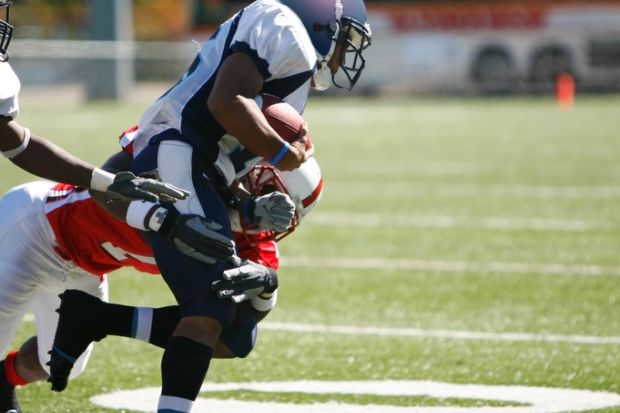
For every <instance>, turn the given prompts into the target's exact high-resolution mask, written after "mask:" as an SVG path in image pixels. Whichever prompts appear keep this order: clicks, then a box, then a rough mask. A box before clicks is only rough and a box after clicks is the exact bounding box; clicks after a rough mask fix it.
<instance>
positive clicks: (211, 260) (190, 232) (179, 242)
mask: <svg viewBox="0 0 620 413" xmlns="http://www.w3.org/2000/svg"><path fill="white" fill-rule="evenodd" d="M152 215H154V216H155V219H156V220H158V221H160V222H161V227H159V229H158V230H157V231H156V232H157V233H158V234H161V235H162V236H163V237H164V238H166V239H167V240H168V241H170V242H171V243H172V244H174V246H175V247H176V248H177V249H178V250H179V251H181V252H182V253H183V254H185V255H188V256H190V257H192V258H194V259H197V260H198V261H201V262H204V263H206V264H215V263H216V262H218V261H230V260H231V259H232V257H233V256H234V254H235V243H234V242H233V240H231V239H230V238H228V237H226V236H224V235H222V234H220V233H219V232H217V231H218V230H220V229H222V226H221V225H219V224H218V223H217V222H214V221H211V220H209V219H207V218H205V217H203V216H200V215H195V214H179V212H178V211H177V210H176V209H174V208H173V207H168V208H164V207H162V206H158V207H157V208H154V211H153V212H152V213H151V214H150V216H152ZM150 216H149V217H147V220H146V221H147V222H148V221H150V220H151V217H150Z"/></svg>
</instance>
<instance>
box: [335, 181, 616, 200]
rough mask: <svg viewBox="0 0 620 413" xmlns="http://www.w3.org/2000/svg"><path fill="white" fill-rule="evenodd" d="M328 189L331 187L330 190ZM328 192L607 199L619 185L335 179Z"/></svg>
mask: <svg viewBox="0 0 620 413" xmlns="http://www.w3.org/2000/svg"><path fill="white" fill-rule="evenodd" d="M330 188H331V189H330ZM327 190H328V191H333V192H334V193H338V194H341V195H343V196H374V197H376V196H380V195H382V194H388V195H389V196H393V195H400V196H401V197H402V196H405V197H424V198H428V197H429V196H435V197H444V198H469V197H475V198H480V197H491V198H510V199H550V200H554V201H557V200H565V199H571V200H584V201H592V200H593V199H595V200H608V199H618V198H620V186H553V185H520V184H512V185H511V184H505V185H474V184H433V185H428V184H426V185H411V184H408V183H406V182H389V183H386V184H385V185H381V186H377V185H368V184H367V183H365V184H364V183H355V182H347V183H344V182H335V183H333V184H332V186H331V187H329V186H328V187H327Z"/></svg>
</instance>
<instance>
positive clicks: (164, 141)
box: [132, 129, 234, 326]
mask: <svg viewBox="0 0 620 413" xmlns="http://www.w3.org/2000/svg"><path fill="white" fill-rule="evenodd" d="M182 139H183V138H182V136H181V135H180V134H179V132H178V131H177V130H174V129H169V130H166V131H163V132H161V133H160V134H158V135H157V136H155V137H153V138H152V140H151V144H149V146H147V147H146V148H145V149H144V150H142V151H141V152H140V154H139V155H138V156H137V157H136V159H135V160H134V163H133V165H132V170H133V172H135V173H141V172H146V171H150V170H153V169H156V170H157V171H158V173H159V175H160V177H161V179H162V180H163V181H165V182H170V183H172V184H174V185H177V186H179V187H182V188H185V189H187V190H189V191H190V192H191V196H190V197H189V198H188V199H186V200H183V201H177V202H175V204H174V208H176V209H177V210H179V212H181V213H192V214H198V215H201V216H204V217H207V218H208V219H210V220H212V221H215V222H217V223H219V224H220V225H221V226H222V229H221V230H220V231H219V232H220V233H221V234H222V235H225V236H228V237H229V238H232V232H231V230H230V221H229V218H228V209H227V207H226V205H225V204H224V202H223V200H222V198H221V196H220V194H219V192H218V190H217V189H216V188H217V184H216V183H215V181H214V179H217V178H216V177H213V176H211V175H210V174H209V173H208V172H207V171H208V170H209V165H208V164H207V162H206V160H205V159H204V158H203V157H202V156H200V154H199V153H197V152H196V151H195V150H194V149H193V148H192V147H191V146H190V145H189V144H187V143H186V142H184V141H182ZM147 237H148V239H149V243H150V245H151V247H152V249H153V253H154V255H155V258H156V259H157V265H158V266H159V269H160V271H161V274H162V276H163V278H164V280H165V281H166V283H167V284H168V286H169V287H170V290H171V291H172V293H173V294H174V296H175V298H176V300H177V302H178V303H179V306H180V314H181V317H188V316H207V317H211V318H214V319H216V320H218V321H219V322H220V323H221V324H222V325H223V326H226V325H228V324H229V323H230V322H231V321H232V317H233V316H234V305H231V303H230V300H221V299H219V298H217V296H216V295H215V293H214V292H213V291H212V290H211V283H212V282H213V281H215V280H218V279H220V278H221V276H222V272H223V271H224V270H225V269H227V268H229V266H230V265H229V264H227V263H217V264H213V265H209V264H205V263H202V262H199V261H197V260H195V259H193V258H190V257H188V256H186V255H184V254H182V253H181V252H179V251H178V250H177V249H176V248H175V247H174V246H173V245H172V244H171V243H170V242H169V241H167V240H165V239H163V238H162V237H161V236H160V235H159V234H156V233H152V232H149V233H147Z"/></svg>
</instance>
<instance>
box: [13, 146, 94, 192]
mask: <svg viewBox="0 0 620 413" xmlns="http://www.w3.org/2000/svg"><path fill="white" fill-rule="evenodd" d="M11 162H13V163H14V164H15V165H17V166H19V167H20V168H22V169H24V170H26V171H28V172H30V173H32V174H34V175H37V176H40V177H42V178H46V179H49V180H52V181H56V182H63V183H67V184H72V185H77V186H81V187H84V188H89V187H90V183H91V179H92V174H93V170H94V169H95V167H94V166H92V165H91V164H89V163H87V162H84V161H82V160H81V159H79V158H77V157H75V156H73V155H71V154H70V153H69V152H67V151H65V150H63V149H62V148H60V147H58V146H56V145H54V144H53V143H51V142H49V141H47V140H45V139H43V138H40V137H39V136H36V135H31V136H30V142H29V143H28V146H27V147H26V149H25V150H24V151H23V152H21V153H20V154H19V155H17V156H15V157H13V158H11Z"/></svg>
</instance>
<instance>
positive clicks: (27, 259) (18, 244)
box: [0, 160, 322, 413]
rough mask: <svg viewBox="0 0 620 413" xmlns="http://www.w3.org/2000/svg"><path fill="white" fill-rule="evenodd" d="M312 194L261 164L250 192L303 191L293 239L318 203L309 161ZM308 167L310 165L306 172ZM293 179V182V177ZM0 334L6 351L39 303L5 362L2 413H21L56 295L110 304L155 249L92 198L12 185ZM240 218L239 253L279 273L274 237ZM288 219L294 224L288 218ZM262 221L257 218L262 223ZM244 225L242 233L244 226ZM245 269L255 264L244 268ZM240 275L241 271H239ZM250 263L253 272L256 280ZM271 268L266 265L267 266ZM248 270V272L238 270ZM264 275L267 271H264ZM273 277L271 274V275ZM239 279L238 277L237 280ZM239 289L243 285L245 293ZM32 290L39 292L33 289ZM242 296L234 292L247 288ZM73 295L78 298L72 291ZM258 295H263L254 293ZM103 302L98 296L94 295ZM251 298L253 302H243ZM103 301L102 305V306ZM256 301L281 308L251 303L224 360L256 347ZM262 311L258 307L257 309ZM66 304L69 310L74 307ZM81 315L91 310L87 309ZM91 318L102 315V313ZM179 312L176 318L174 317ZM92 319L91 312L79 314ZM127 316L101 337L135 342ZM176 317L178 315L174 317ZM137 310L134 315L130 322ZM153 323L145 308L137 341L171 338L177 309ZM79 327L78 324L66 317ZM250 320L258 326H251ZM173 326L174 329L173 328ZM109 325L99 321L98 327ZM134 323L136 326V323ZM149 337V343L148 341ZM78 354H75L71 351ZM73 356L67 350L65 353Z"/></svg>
mask: <svg viewBox="0 0 620 413" xmlns="http://www.w3.org/2000/svg"><path fill="white" fill-rule="evenodd" d="M308 165H310V166H311V168H309V170H311V172H312V175H309V176H310V179H311V180H312V181H311V182H310V184H312V185H314V186H315V187H313V188H312V190H309V189H308V186H307V185H306V187H300V183H302V184H303V182H304V179H305V180H306V181H308V178H304V176H302V177H301V179H300V178H299V174H300V172H299V171H298V172H289V173H284V175H285V176H284V177H283V178H280V176H281V174H278V173H276V172H275V170H274V169H273V168H269V167H268V166H262V167H257V168H256V170H255V171H254V172H252V173H251V174H250V175H249V177H252V178H253V179H251V180H250V181H251V182H250V184H249V188H250V190H252V191H253V193H255V194H257V195H259V197H260V196H263V197H264V196H269V194H268V193H267V191H272V190H273V189H274V188H275V189H278V190H281V191H283V190H285V189H286V187H285V185H284V183H283V181H286V182H288V183H289V187H292V185H296V186H297V188H299V189H301V190H302V191H305V192H303V193H302V194H301V195H297V194H298V193H300V192H299V191H298V192H297V193H296V192H295V191H294V190H293V192H291V196H292V198H293V199H295V200H297V201H298V208H297V211H296V215H295V219H294V220H293V225H292V226H291V228H289V229H287V230H285V232H289V231H290V230H292V229H294V228H295V227H296V225H297V224H298V222H299V219H300V218H301V216H302V215H303V214H305V213H307V212H308V211H309V210H310V209H311V208H313V207H314V206H315V205H316V203H317V202H318V197H319V195H320V190H321V187H320V185H319V183H320V182H322V181H320V171H319V170H318V166H317V165H316V162H314V160H312V162H309V163H308ZM307 169H308V168H307ZM286 175H288V179H287V176H286ZM0 211H1V212H2V213H0V247H1V248H0V287H1V288H0V329H1V330H2V331H3V332H6V333H7V334H3V335H2V337H1V338H0V347H2V351H5V350H6V348H7V347H8V345H9V343H10V340H11V338H12V336H13V334H14V332H15V329H16V328H17V326H18V325H19V323H20V322H21V319H22V317H23V315H24V314H25V312H26V311H27V309H28V308H29V307H31V306H34V313H35V321H36V326H37V336H36V337H33V338H31V339H29V340H28V341H27V342H26V343H24V345H23V346H22V347H21V349H20V350H19V351H18V352H13V353H10V354H9V356H8V357H7V358H6V359H5V360H3V361H2V362H0V365H1V367H0V412H2V413H4V412H6V411H11V410H14V411H16V412H19V411H20V410H19V404H18V403H17V400H16V397H15V389H14V387H15V385H23V384H26V383H28V382H31V381H37V380H43V379H45V378H46V377H47V376H48V367H47V366H46V362H47V361H48V360H49V358H50V357H49V355H48V351H49V350H50V349H51V348H52V340H53V339H54V331H55V327H56V324H57V322H58V314H57V313H56V312H55V311H54V310H55V309H56V308H57V307H58V305H59V299H58V294H59V293H60V292H62V291H64V290H65V289H71V290H79V291H85V292H86V293H88V294H90V295H87V296H88V297H89V298H93V299H95V300H96V301H97V302H100V301H99V298H101V299H104V300H105V299H106V298H107V285H106V274H107V273H109V272H110V271H113V270H115V269H117V268H120V267H124V266H132V267H134V268H136V269H137V270H139V271H142V272H147V273H158V272H159V270H158V268H157V266H156V265H155V261H154V259H153V256H152V251H151V250H150V248H149V247H148V245H147V244H146V242H145V241H144V239H143V237H142V236H141V235H140V233H139V231H138V230H136V229H133V228H131V227H129V226H128V225H126V224H125V223H123V222H122V221H120V220H117V219H115V218H114V217H113V216H111V215H110V214H107V213H106V212H105V211H104V210H103V209H102V208H101V207H100V206H99V205H98V204H97V203H96V202H95V201H94V199H93V198H92V197H91V196H90V195H89V194H88V192H87V191H85V190H83V189H81V188H76V187H73V186H69V185H65V184H52V183H45V182H35V183H30V184H26V185H22V186H19V187H16V188H14V189H12V190H11V191H9V192H8V193H7V194H6V195H5V197H4V198H3V199H2V200H0ZM242 215H243V214H241V215H240V214H239V213H238V212H234V211H232V212H231V220H232V221H233V225H234V226H235V228H236V229H237V230H238V231H237V232H236V239H237V247H238V248H237V250H238V254H239V255H240V256H241V257H242V258H245V259H252V260H255V261H256V262H258V263H262V264H264V265H266V266H268V267H270V268H273V269H274V270H275V269H277V267H278V256H277V248H276V246H275V241H274V237H273V234H274V233H273V232H272V231H262V230H261V226H260V223H259V222H257V221H255V223H256V224H258V225H256V224H255V225H251V224H250V225H249V226H248V225H247V218H246V217H243V216H242ZM289 220H290V219H289ZM259 221H260V219H259ZM242 223H244V224H245V225H244V227H245V229H244V230H242V229H241V224H242ZM248 264H249V263H248ZM241 268H244V267H243V266H242V267H241ZM256 268H261V267H260V266H257V265H254V266H253V267H252V272H251V274H254V275H255V274H256ZM262 268H265V267H262ZM240 271H242V270H240ZM264 273H265V274H271V273H270V272H269V271H266V269H265V272H264ZM273 275H274V276H275V273H274V274H273ZM241 279H242V277H239V274H238V276H237V277H236V280H237V281H240V280H241ZM243 285H246V284H243V283H241V286H240V287H239V288H244V287H243ZM33 286H35V288H33ZM234 291H236V293H237V295H238V294H239V293H242V292H243V291H244V290H243V291H239V290H238V289H237V290H234ZM73 292H74V293H75V291H73ZM254 293H255V295H257V294H258V293H257V292H256V291H254ZM95 297H97V298H95ZM246 298H249V297H246ZM101 303H102V302H101ZM250 303H255V304H253V307H257V308H258V309H259V310H261V309H262V310H264V309H265V308H266V306H268V305H273V304H274V303H275V296H270V297H267V296H265V295H263V297H258V296H257V297H255V299H254V300H253V301H252V300H250V302H248V303H247V304H246V305H245V306H243V308H244V309H245V310H240V311H239V317H238V318H237V320H236V323H235V324H234V325H232V326H231V327H230V329H229V330H228V332H227V333H226V334H224V335H223V336H222V345H221V346H220V347H219V353H218V356H219V357H231V356H243V355H244V353H245V354H247V352H249V351H250V349H251V348H252V346H253V337H255V335H254V334H253V332H255V321H254V322H253V320H256V316H255V315H254V313H255V312H254V311H253V310H251V308H252V307H251V306H250ZM261 304H262V305H261ZM67 305H71V303H70V302H69V303H68V304H67ZM84 310H85V311H84ZM94 311H95V313H93V314H94V315H95V316H96V315H97V310H96V309H95V310H94ZM175 311H176V313H175ZM80 313H81V314H87V313H88V308H86V307H85V308H84V309H83V310H82V311H80ZM126 314H127V312H126V311H125V308H124V306H116V305H112V306H111V307H110V309H109V311H108V308H106V311H105V317H106V321H104V324H105V326H106V328H108V327H109V329H108V330H105V334H118V335H128V336H131V334H132V333H131V330H130V332H129V333H127V332H126V330H125V327H126V325H125V324H123V322H122V321H123V320H124V317H125V315H126ZM175 314H176V318H175ZM133 315H134V313H133V312H132V317H133ZM152 315H153V316H152V317H151V319H152V320H153V321H155V323H153V325H154V326H155V327H157V328H154V329H153V331H152V334H150V333H148V332H149V331H150V327H147V325H146V324H145V321H144V320H145V317H146V319H148V309H137V310H135V317H136V323H137V324H136V326H138V328H137V329H136V330H135V331H134V333H135V335H134V336H135V337H136V338H142V339H145V340H146V341H149V340H151V341H152V342H153V343H154V344H158V343H162V341H161V340H164V339H165V338H162V337H165V336H166V334H168V335H169V334H170V333H171V331H168V328H169V325H170V324H167V323H166V320H168V321H170V320H172V321H173V322H174V323H176V322H177V321H178V310H175V309H174V308H166V309H156V310H152ZM70 321H74V320H70ZM252 323H253V324H252ZM174 325H175V324H172V325H171V326H172V328H173V327H174ZM102 326H103V324H102ZM130 326H131V322H130ZM147 334H148V337H147ZM90 341H92V339H91V340H89V341H88V342H87V343H86V344H85V345H84V347H83V348H80V351H79V353H78V354H75V357H72V358H71V360H72V361H73V362H72V366H71V367H72V370H71V377H74V376H76V375H78V374H80V373H81V372H82V371H83V370H84V368H85V366H86V362H87V360H88V356H89V354H90V348H91V346H90ZM72 350H73V348H71V347H69V349H68V351H69V352H70V351H72ZM63 354H65V355H68V353H63Z"/></svg>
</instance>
